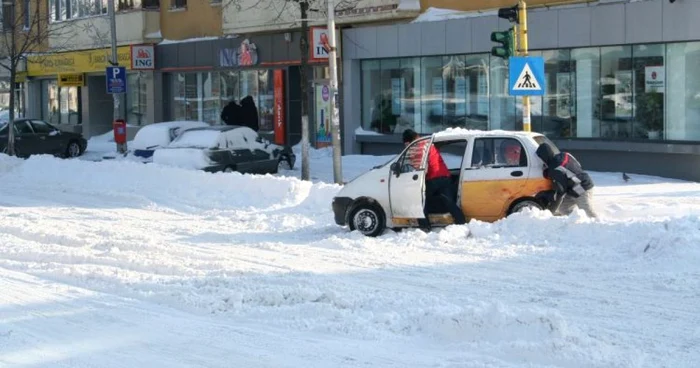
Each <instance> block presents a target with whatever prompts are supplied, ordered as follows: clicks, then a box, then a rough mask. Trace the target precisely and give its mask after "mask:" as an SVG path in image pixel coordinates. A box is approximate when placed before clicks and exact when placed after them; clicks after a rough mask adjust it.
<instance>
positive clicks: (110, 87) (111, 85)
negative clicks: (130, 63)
mask: <svg viewBox="0 0 700 368" xmlns="http://www.w3.org/2000/svg"><path fill="white" fill-rule="evenodd" d="M106 77H107V93H126V67H123V66H108V67H107V70H106Z"/></svg>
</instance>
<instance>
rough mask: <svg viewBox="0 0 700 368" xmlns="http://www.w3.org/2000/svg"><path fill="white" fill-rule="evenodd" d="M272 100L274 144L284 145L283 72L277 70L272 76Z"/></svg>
mask: <svg viewBox="0 0 700 368" xmlns="http://www.w3.org/2000/svg"><path fill="white" fill-rule="evenodd" d="M274 83H275V89H274V98H275V114H274V116H275V120H274V122H275V129H274V131H275V143H276V144H284V143H285V141H286V139H285V119H284V70H281V69H277V70H275V74H274Z"/></svg>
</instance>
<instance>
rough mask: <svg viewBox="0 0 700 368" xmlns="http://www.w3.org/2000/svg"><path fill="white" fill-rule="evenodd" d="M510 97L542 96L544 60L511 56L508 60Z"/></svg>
mask: <svg viewBox="0 0 700 368" xmlns="http://www.w3.org/2000/svg"><path fill="white" fill-rule="evenodd" d="M508 62H509V66H508V77H509V80H508V82H509V83H508V84H509V94H510V95H511V96H542V95H544V89H545V85H544V59H543V58H542V57H539V56H513V57H511V58H509V59H508Z"/></svg>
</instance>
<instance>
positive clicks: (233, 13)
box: [222, 0, 420, 34]
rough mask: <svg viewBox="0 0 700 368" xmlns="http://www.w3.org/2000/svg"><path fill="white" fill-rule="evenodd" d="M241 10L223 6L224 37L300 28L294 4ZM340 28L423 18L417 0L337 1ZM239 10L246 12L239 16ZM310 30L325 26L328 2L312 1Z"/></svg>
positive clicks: (245, 3) (250, 0)
mask: <svg viewBox="0 0 700 368" xmlns="http://www.w3.org/2000/svg"><path fill="white" fill-rule="evenodd" d="M240 2H241V4H240V6H238V7H234V6H224V9H223V10H222V15H223V31H224V33H225V34H244V33H251V32H262V31H273V30H286V29H290V28H291V29H293V28H299V27H300V26H301V22H300V19H301V16H300V10H299V5H298V4H297V3H295V2H291V1H276V0H240ZM337 4H338V5H337V6H336V9H335V16H336V23H337V24H339V25H340V24H350V23H352V24H358V23H367V22H380V21H381V22H385V21H391V20H398V19H406V18H414V17H416V16H418V15H419V14H420V1H418V0H344V1H337ZM237 8H241V9H245V11H243V12H239V11H238V10H237ZM310 8H311V11H310V12H309V15H308V17H309V18H310V19H312V21H310V22H309V25H310V26H316V25H318V26H323V25H326V1H325V0H311V5H310Z"/></svg>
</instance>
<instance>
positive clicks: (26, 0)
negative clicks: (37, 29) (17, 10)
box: [22, 0, 32, 31]
mask: <svg viewBox="0 0 700 368" xmlns="http://www.w3.org/2000/svg"><path fill="white" fill-rule="evenodd" d="M23 4H24V5H23V6H22V11H23V12H24V14H22V18H24V19H23V20H24V30H25V31H26V30H29V27H30V25H31V23H30V20H31V19H30V16H29V15H30V14H31V12H32V5H31V0H24V2H23Z"/></svg>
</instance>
